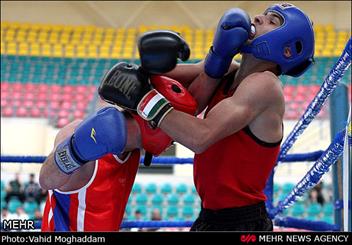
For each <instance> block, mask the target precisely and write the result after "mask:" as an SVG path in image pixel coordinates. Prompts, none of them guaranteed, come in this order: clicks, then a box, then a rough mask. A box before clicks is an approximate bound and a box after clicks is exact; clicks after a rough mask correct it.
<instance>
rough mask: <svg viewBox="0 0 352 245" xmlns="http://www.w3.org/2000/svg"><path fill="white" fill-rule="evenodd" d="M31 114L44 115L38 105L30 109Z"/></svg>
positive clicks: (33, 115)
mask: <svg viewBox="0 0 352 245" xmlns="http://www.w3.org/2000/svg"><path fill="white" fill-rule="evenodd" d="M30 116H31V117H41V116H42V113H41V110H40V109H38V108H36V107H32V108H31V110H30Z"/></svg>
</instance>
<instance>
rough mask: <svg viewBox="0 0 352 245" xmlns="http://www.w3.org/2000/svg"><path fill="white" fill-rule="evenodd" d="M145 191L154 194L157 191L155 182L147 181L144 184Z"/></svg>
mask: <svg viewBox="0 0 352 245" xmlns="http://www.w3.org/2000/svg"><path fill="white" fill-rule="evenodd" d="M145 191H146V193H147V194H155V193H156V192H157V185H156V184H155V183H149V184H148V185H147V186H146V188H145Z"/></svg>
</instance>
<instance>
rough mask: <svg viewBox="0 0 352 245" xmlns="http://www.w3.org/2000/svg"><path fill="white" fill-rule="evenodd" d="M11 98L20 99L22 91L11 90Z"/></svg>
mask: <svg viewBox="0 0 352 245" xmlns="http://www.w3.org/2000/svg"><path fill="white" fill-rule="evenodd" d="M11 98H12V99H14V100H20V99H22V93H21V92H18V91H16V92H12V95H11Z"/></svg>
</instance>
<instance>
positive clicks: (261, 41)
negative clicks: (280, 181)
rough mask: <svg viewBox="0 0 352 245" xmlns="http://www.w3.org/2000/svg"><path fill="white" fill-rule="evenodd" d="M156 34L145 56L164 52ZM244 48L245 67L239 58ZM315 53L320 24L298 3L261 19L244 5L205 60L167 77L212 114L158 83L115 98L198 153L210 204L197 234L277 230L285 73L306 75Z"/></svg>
mask: <svg viewBox="0 0 352 245" xmlns="http://www.w3.org/2000/svg"><path fill="white" fill-rule="evenodd" d="M148 36H149V34H145V36H144V37H142V38H141V39H140V41H139V47H142V49H140V51H141V50H142V51H143V52H140V56H141V60H142V61H143V57H144V56H145V57H147V58H150V57H152V53H153V52H155V50H157V48H156V47H154V49H153V48H151V46H150V42H147V41H146V40H145V37H148ZM237 53H242V61H241V63H240V64H237V63H234V62H232V59H233V57H234V56H235V55H236V54H237ZM313 56H314V32H313V28H312V23H311V21H310V19H309V18H308V16H307V15H305V14H304V13H303V12H302V10H300V9H299V8H297V7H296V6H294V5H292V4H286V3H285V4H276V5H273V6H271V7H269V8H268V9H267V10H266V11H265V12H264V14H261V15H258V16H256V17H255V18H254V19H253V22H251V19H250V18H249V16H248V14H247V13H246V12H244V11H243V10H241V9H231V10H229V11H227V12H226V13H225V14H224V15H223V17H222V18H221V20H220V21H219V24H218V27H217V30H216V32H215V36H214V41H213V45H212V47H211V48H210V51H209V53H208V55H207V57H206V58H205V60H204V62H200V63H198V64H180V65H178V66H177V67H176V68H175V69H174V70H173V71H171V72H169V73H166V74H165V75H166V76H169V77H171V78H173V79H175V80H177V81H179V82H180V83H181V84H183V85H184V86H185V87H186V88H187V89H188V91H189V92H190V93H191V94H192V95H193V97H195V99H196V100H197V103H198V113H200V112H202V111H203V110H204V109H206V111H205V116H204V119H200V118H197V117H193V116H191V115H188V114H185V113H183V112H180V111H177V110H175V109H174V108H173V107H172V106H171V105H170V103H168V101H167V100H166V99H165V98H163V96H160V94H158V93H157V92H156V91H155V90H154V89H153V88H152V87H144V88H143V89H140V90H139V92H138V93H137V92H135V94H134V95H135V96H132V97H131V98H130V101H133V102H134V106H130V105H128V104H127V103H126V102H125V101H123V100H122V99H121V97H120V96H115V97H114V98H110V101H112V102H113V103H115V104H119V105H124V106H126V107H128V108H129V109H130V110H137V112H138V113H139V115H140V116H141V117H142V118H144V120H146V121H148V122H149V123H150V124H151V125H154V126H155V127H160V128H161V129H162V130H163V131H165V132H166V133H167V134H168V135H170V136H171V137H172V138H173V139H174V140H175V141H177V142H179V143H181V144H182V145H184V146H186V147H188V148H190V149H191V150H193V151H194V152H195V153H196V155H195V159H194V182H195V185H196V189H197V191H198V193H199V195H200V198H201V203H202V209H201V212H200V214H199V217H198V219H197V220H196V221H195V222H194V224H193V226H192V228H191V231H271V230H272V229H273V225H272V221H271V220H270V218H269V217H268V214H267V211H266V208H265V203H264V201H265V200H266V197H265V194H264V187H265V184H266V181H267V179H268V177H269V175H270V172H271V171H272V169H273V167H274V165H275V163H276V160H277V157H278V154H279V147H280V142H281V140H282V137H283V116H284V112H285V101H284V96H283V89H282V83H281V81H280V79H279V76H280V75H289V76H294V77H298V76H300V75H301V74H303V73H304V72H305V71H306V70H307V69H308V68H309V67H310V66H311V65H312V64H313V61H314V59H313ZM135 72H136V73H138V71H135ZM117 82H121V83H124V81H123V80H118V81H117ZM117 90H119V89H117ZM119 92H121V91H119ZM102 96H103V97H104V94H102Z"/></svg>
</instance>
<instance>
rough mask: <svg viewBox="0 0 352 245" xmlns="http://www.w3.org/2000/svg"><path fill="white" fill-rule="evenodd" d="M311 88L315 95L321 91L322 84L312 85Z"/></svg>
mask: <svg viewBox="0 0 352 245" xmlns="http://www.w3.org/2000/svg"><path fill="white" fill-rule="evenodd" d="M309 90H310V92H311V93H312V94H314V96H315V95H316V94H317V93H318V92H319V90H320V86H319V85H311V86H309Z"/></svg>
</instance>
